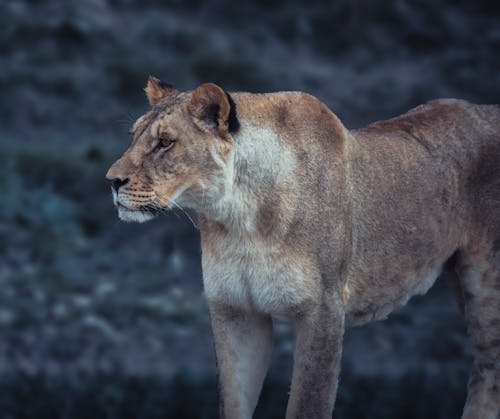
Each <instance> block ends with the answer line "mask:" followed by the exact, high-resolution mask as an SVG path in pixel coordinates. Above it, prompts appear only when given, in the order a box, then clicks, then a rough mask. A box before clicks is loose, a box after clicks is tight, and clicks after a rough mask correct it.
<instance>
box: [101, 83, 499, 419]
mask: <svg viewBox="0 0 500 419" xmlns="http://www.w3.org/2000/svg"><path fill="white" fill-rule="evenodd" d="M151 83H153V85H151V86H150V84H151ZM148 86H150V87H148V88H146V92H147V93H148V97H149V100H150V103H152V104H153V107H152V109H151V111H150V112H148V113H147V114H146V115H144V116H143V117H141V118H140V119H139V120H138V121H137V122H136V124H135V125H134V138H133V140H132V144H131V145H130V147H129V148H128V150H127V151H126V152H125V153H124V155H123V156H122V157H121V158H120V159H119V160H118V161H117V162H116V163H115V164H114V165H113V166H112V167H111V168H110V170H109V172H108V175H107V177H108V178H109V179H120V182H119V183H121V184H123V185H122V186H121V187H120V188H119V189H118V191H116V190H115V191H114V199H115V204H116V205H117V206H118V209H119V214H120V216H121V217H122V218H123V219H125V220H127V221H145V220H147V219H149V218H151V217H153V216H154V214H155V212H156V211H157V210H162V209H164V208H169V207H172V206H181V207H184V208H190V209H193V210H194V211H196V212H197V214H198V218H199V225H200V231H201V240H202V265H203V277H204V278H203V281H204V287H205V293H206V296H207V300H208V303H209V308H210V314H211V319H212V325H213V331H214V340H215V348H216V355H217V361H218V366H219V371H220V373H219V378H220V393H221V394H220V396H221V410H220V411H221V416H222V417H225V418H250V417H251V416H252V413H253V410H254V408H255V405H256V403H257V399H258V394H259V392H260V388H261V386H262V382H263V379H264V375H265V371H266V368H267V362H268V360H269V354H270V350H271V349H270V348H271V339H272V334H271V331H272V322H271V319H272V318H273V317H280V318H285V319H288V320H290V321H291V322H293V324H294V325H295V328H296V343H295V362H294V371H293V380H292V387H291V392H290V399H289V403H288V408H287V418H299V417H300V418H331V415H332V411H333V405H334V401H335V393H336V388H337V378H338V373H339V362H340V357H341V347H342V336H343V333H344V328H345V327H346V326H348V325H352V324H361V323H363V322H366V321H369V320H372V319H381V318H384V317H386V316H387V315H388V314H389V313H390V312H391V311H392V310H393V309H394V308H395V307H397V306H398V305H400V304H403V303H405V302H406V301H407V300H408V299H409V298H410V297H411V296H412V295H414V294H418V293H424V292H426V291H427V290H428V289H429V287H431V286H432V284H433V282H434V281H435V279H436V278H437V276H438V275H439V274H440V273H441V271H442V270H443V269H447V270H451V271H453V272H454V275H455V277H456V278H457V286H456V288H457V289H458V293H459V294H460V297H461V298H460V300H462V302H463V306H464V312H465V317H466V320H467V322H468V326H469V331H470V334H471V337H472V341H473V345H474V353H475V361H474V362H475V364H474V372H473V374H472V376H471V380H470V383H469V393H468V398H467V404H466V407H465V409H464V413H463V416H462V418H463V419H473V418H482V419H497V416H498V414H499V409H500V397H499V393H498V388H499V386H500V359H499V357H500V327H499V324H500V110H499V108H498V107H495V106H479V105H472V104H469V103H467V102H463V101H458V100H439V101H434V102H431V103H429V104H426V105H422V106H419V107H417V108H415V109H413V110H411V111H409V112H408V113H406V114H404V115H402V116H400V117H397V118H394V119H391V120H388V121H381V122H377V123H375V124H372V125H370V126H369V127H367V128H364V129H361V130H357V131H348V130H346V129H345V128H344V126H343V125H342V123H341V122H340V121H339V119H338V118H337V117H336V116H335V115H334V114H333V113H332V112H331V111H330V110H329V109H328V108H327V107H326V106H325V105H324V104H322V103H321V102H320V101H319V100H317V99H316V98H314V97H312V96H310V95H307V94H304V93H297V92H280V93H273V94H260V95H258V94H249V93H232V94H231V95H228V94H227V93H226V92H224V91H223V90H222V89H221V88H220V87H218V86H216V85H213V84H206V85H202V86H200V87H198V88H197V89H196V90H194V91H193V92H187V93H179V92H177V91H173V90H172V89H171V88H166V87H165V86H162V84H161V83H158V82H154V80H153V82H151V80H150V81H149V83H148ZM165 136H167V137H168V138H170V139H172V140H173V141H174V144H173V146H172V147H171V148H170V149H168V150H164V149H162V148H158V144H159V139H160V138H163V137H165ZM125 182H126V183H125ZM115 183H116V181H115ZM115 188H116V185H115Z"/></svg>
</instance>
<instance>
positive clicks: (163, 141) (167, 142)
mask: <svg viewBox="0 0 500 419" xmlns="http://www.w3.org/2000/svg"><path fill="white" fill-rule="evenodd" d="M174 143H175V141H174V140H172V139H171V138H169V137H167V136H166V135H162V136H160V142H159V143H158V147H159V148H163V149H167V150H168V149H169V148H172V146H173V145H174Z"/></svg>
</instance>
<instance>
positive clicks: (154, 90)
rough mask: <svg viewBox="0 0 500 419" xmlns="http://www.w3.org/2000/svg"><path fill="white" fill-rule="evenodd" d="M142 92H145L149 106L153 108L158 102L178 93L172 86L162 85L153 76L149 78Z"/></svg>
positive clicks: (161, 82) (162, 83)
mask: <svg viewBox="0 0 500 419" xmlns="http://www.w3.org/2000/svg"><path fill="white" fill-rule="evenodd" d="M144 91H145V92H146V95H147V97H148V101H149V104H150V105H151V106H155V105H156V104H157V103H158V102H159V101H160V100H162V99H164V98H166V97H167V96H171V95H174V94H177V93H178V92H177V90H175V88H174V86H172V85H171V84H168V83H164V82H163V81H161V80H160V79H158V78H156V77H153V76H149V78H148V83H147V85H146V87H145V88H144Z"/></svg>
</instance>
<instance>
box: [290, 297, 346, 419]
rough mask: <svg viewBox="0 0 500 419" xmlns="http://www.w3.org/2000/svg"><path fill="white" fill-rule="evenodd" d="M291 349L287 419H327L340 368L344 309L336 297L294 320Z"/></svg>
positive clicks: (331, 409)
mask: <svg viewBox="0 0 500 419" xmlns="http://www.w3.org/2000/svg"><path fill="white" fill-rule="evenodd" d="M295 332H296V341H295V353H294V367H293V378H292V389H291V392H290V399H289V401H288V407H287V414H286V417H287V419H296V418H304V419H305V418H315V419H322V418H325V419H326V418H328V419H331V417H332V412H333V405H334V402H335V395H336V391H337V381H338V375H339V372H340V358H341V352H342V338H343V334H344V312H343V308H342V304H341V302H340V300H339V299H338V298H335V299H333V301H332V300H330V301H325V302H323V303H322V304H321V305H320V306H319V307H318V308H317V309H315V310H313V312H311V313H307V314H305V315H303V316H301V317H300V318H298V319H297V320H296V321H295Z"/></svg>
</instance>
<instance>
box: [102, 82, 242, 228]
mask: <svg viewBox="0 0 500 419" xmlns="http://www.w3.org/2000/svg"><path fill="white" fill-rule="evenodd" d="M145 91H146V94H147V97H148V100H149V103H150V105H151V109H150V110H149V112H147V113H146V114H144V115H143V116H141V117H140V118H139V119H137V121H136V122H135V123H134V125H133V128H132V135H133V138H132V142H131V144H130V146H129V147H128V149H127V150H126V151H125V153H124V154H123V155H122V156H121V157H120V159H118V160H117V161H116V162H115V163H114V164H113V165H112V166H111V168H110V169H109V170H108V173H107V175H106V178H107V179H108V180H109V181H110V182H111V185H112V186H111V189H112V193H113V201H114V204H115V206H116V207H117V209H118V215H119V217H120V218H121V219H122V220H124V221H137V222H144V221H147V220H149V219H151V218H153V217H154V216H155V215H156V214H157V213H158V212H159V211H162V210H164V209H169V208H172V207H174V206H182V207H187V208H193V209H199V208H200V207H201V206H203V205H204V204H205V203H206V202H207V201H209V200H214V199H217V196H218V195H219V194H221V193H222V190H223V188H224V178H225V175H224V170H225V168H226V167H227V160H228V158H229V157H228V156H229V155H230V151H231V149H232V147H233V140H232V136H231V132H232V131H233V130H235V125H236V124H237V121H236V119H235V117H234V115H233V114H234V103H233V102H232V99H231V97H230V96H229V94H228V93H226V92H225V91H224V90H222V89H221V88H220V87H219V86H217V85H215V84H210V83H209V84H203V85H201V86H199V87H198V88H197V89H195V90H193V91H191V92H185V93H183V92H178V91H177V90H176V89H174V88H173V87H172V86H170V85H167V84H165V83H163V82H162V81H160V80H158V79H157V78H155V77H149V79H148V83H147V86H146V88H145ZM235 121H236V122H235ZM236 129H237V128H236Z"/></svg>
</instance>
